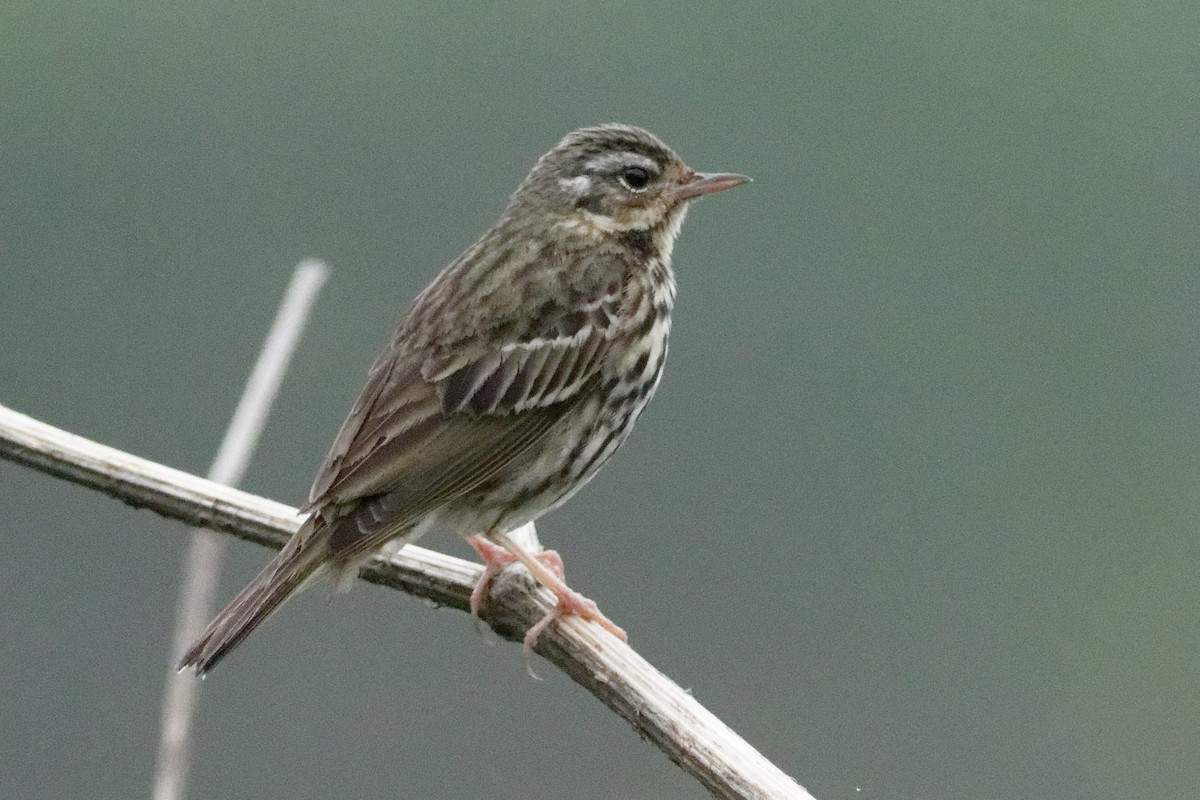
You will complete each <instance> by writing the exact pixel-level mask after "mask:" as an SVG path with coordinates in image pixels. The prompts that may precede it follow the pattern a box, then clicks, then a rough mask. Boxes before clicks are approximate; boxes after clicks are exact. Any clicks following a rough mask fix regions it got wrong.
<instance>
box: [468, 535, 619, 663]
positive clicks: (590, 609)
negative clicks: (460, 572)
mask: <svg viewBox="0 0 1200 800" xmlns="http://www.w3.org/2000/svg"><path fill="white" fill-rule="evenodd" d="M489 540H490V541H489ZM467 541H468V542H470V544H471V547H473V548H475V552H477V553H479V557H480V558H482V559H483V562H484V564H485V569H484V573H483V577H481V578H480V579H479V583H477V584H476V585H475V590H474V591H473V592H471V614H472V615H473V616H476V617H478V612H479V607H480V605H481V604H482V603H483V599H484V598H485V597H486V596H487V592H488V583H489V582H490V581H491V580H492V578H493V577H495V575H496V573H497V572H499V571H500V570H501V569H503V568H504V567H506V566H508V565H509V564H512V563H514V562H520V563H521V564H523V565H524V566H525V568H526V569H528V570H529V571H530V573H532V574H533V577H535V578H537V580H538V582H539V583H541V584H542V585H543V586H545V587H546V588H547V589H549V590H550V591H552V592H554V596H555V597H556V598H557V599H558V604H557V605H556V606H555V607H554V610H553V611H551V612H550V613H549V614H547V615H546V616H544V617H543V618H542V619H541V620H540V621H539V622H538V623H537V624H536V625H534V626H533V627H532V628H530V629H529V632H528V633H526V634H525V649H526V650H530V649H532V648H533V645H534V644H535V643H536V642H537V639H538V636H540V635H541V634H542V631H544V630H546V628H548V627H549V626H550V624H551V623H552V622H554V620H556V619H558V618H559V617H564V616H567V615H569V614H574V615H576V616H580V617H583V618H584V619H589V620H591V621H592V622H596V623H599V624H600V625H601V626H602V627H603V628H604V629H605V630H607V631H608V632H609V633H611V634H612V635H613V636H616V637H617V638H618V639H620V640H621V641H622V642H624V641H626V640H627V637H626V635H625V631H623V630H621V629H620V628H619V627H617V626H616V625H615V624H614V623H613V621H612V620H610V619H609V618H608V617H606V616H604V615H603V614H601V613H600V608H599V607H598V606H597V605H596V604H595V603H594V602H593V601H591V600H589V599H588V598H586V597H584V596H583V595H581V594H579V592H576V591H575V590H574V589H572V588H571V587H570V586H567V584H566V582H565V581H563V563H562V559H561V558H560V557H559V555H558V553H556V552H554V551H553V550H547V551H545V552H542V553H537V554H531V553H528V552H526V551H525V549H524V548H523V547H521V546H520V545H519V544H517V543H516V542H514V541H513V540H512V539H511V538H510V537H509V536H508V534H505V533H495V532H493V533H489V534H487V535H486V536H472V537H470V538H468V539H467Z"/></svg>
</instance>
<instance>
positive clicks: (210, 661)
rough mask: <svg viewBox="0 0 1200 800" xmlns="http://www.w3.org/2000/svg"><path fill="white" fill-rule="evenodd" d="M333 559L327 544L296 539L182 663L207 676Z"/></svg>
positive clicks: (236, 599)
mask: <svg viewBox="0 0 1200 800" xmlns="http://www.w3.org/2000/svg"><path fill="white" fill-rule="evenodd" d="M328 559H329V549H328V547H327V546H326V544H325V543H324V542H323V541H320V540H317V541H314V540H313V538H311V537H308V536H304V535H303V532H302V533H301V534H298V535H296V536H294V537H293V538H292V540H291V541H289V542H288V543H287V544H286V545H284V548H283V549H282V550H280V551H279V554H278V555H276V556H275V558H273V559H272V560H271V563H269V564H267V566H266V567H265V568H264V569H263V570H262V572H260V573H258V575H257V576H255V578H254V580H252V581H250V583H249V584H248V585H247V586H246V588H244V589H242V591H240V592H238V594H237V596H236V597H234V598H233V600H231V601H230V602H229V605H227V606H226V607H225V609H224V610H223V611H221V613H219V614H217V616H216V618H215V619H213V621H212V622H211V623H209V625H208V628H207V629H206V630H205V631H204V633H203V634H202V635H201V636H200V638H199V639H198V640H197V641H196V643H195V644H194V645H192V647H191V648H190V649H189V650H188V651H187V653H185V654H184V656H183V658H182V659H181V660H180V662H179V669H180V670H184V669H187V668H188V667H195V669H196V673H197V674H198V675H201V676H203V675H204V674H205V673H207V672H208V671H209V670H211V669H212V668H213V667H215V666H216V665H217V664H218V663H219V662H220V661H221V659H223V658H225V656H227V655H229V653H230V651H232V650H233V649H234V648H235V647H237V646H238V645H239V644H241V643H242V642H243V641H244V640H245V638H246V637H247V636H249V635H250V634H251V633H252V632H253V631H254V629H255V628H257V627H258V626H259V625H261V624H262V623H263V622H265V621H266V619H267V617H269V616H271V615H272V614H273V613H275V611H277V610H278V609H279V607H280V606H281V605H283V603H284V601H286V600H287V599H288V598H289V597H291V596H292V595H293V594H295V592H296V591H297V590H298V589H300V587H301V586H303V585H304V583H305V582H306V581H307V580H308V579H309V578H311V577H312V576H313V574H314V573H315V572H316V571H317V570H318V569H319V568H320V567H322V566H324V565H325V563H326V562H327V560H328Z"/></svg>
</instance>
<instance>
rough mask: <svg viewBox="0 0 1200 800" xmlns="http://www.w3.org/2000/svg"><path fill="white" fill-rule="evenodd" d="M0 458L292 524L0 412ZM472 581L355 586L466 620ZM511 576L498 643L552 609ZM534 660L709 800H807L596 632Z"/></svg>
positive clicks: (141, 497)
mask: <svg viewBox="0 0 1200 800" xmlns="http://www.w3.org/2000/svg"><path fill="white" fill-rule="evenodd" d="M0 456H3V457H5V458H8V459H10V460H12V461H15V462H17V463H20V464H24V465H26V466H30V467H33V468H34V469H37V470H40V471H42V472H46V473H48V474H51V475H55V476H58V477H61V478H65V479H67V480H70V481H72V482H74V483H79V484H83V485H85V486H90V487H92V488H95V489H98V490H100V491H102V492H105V493H106V494H110V495H112V496H114V497H116V498H118V499H120V500H123V501H124V502H126V503H128V504H130V505H133V506H136V507H139V508H149V509H151V510H153V511H156V512H158V513H159V514H162V515H164V516H168V517H172V518H174V519H178V520H183V521H184V522H187V523H190V524H192V525H203V526H206V527H211V528H215V529H217V530H222V531H226V532H228V533H231V534H233V535H235V536H237V537H239V538H242V539H246V540H248V541H252V542H257V543H259V544H264V545H267V546H269V547H274V548H279V547H281V546H282V545H283V543H284V542H285V541H286V540H287V538H288V537H289V536H291V534H292V533H293V532H294V531H295V530H296V529H297V528H298V527H299V525H300V522H301V521H302V518H301V517H299V516H298V515H297V513H296V510H295V509H294V508H290V507H288V506H285V505H283V504H281V503H276V502H273V501H271V500H267V499H264V498H261V497H256V496H254V495H251V494H248V493H246V492H242V491H238V490H237V489H232V488H229V487H227V486H222V485H220V484H216V483H213V482H211V481H207V480H204V479H203V478H199V477H196V476H194V475H189V474H187V473H184V472H180V471H179V470H174V469H171V468H169V467H164V466H162V465H160V464H155V463H153V462H151V461H147V460H145V459H141V458H138V457H136V456H132V455H129V454H128V453H123V452H121V451H119V450H114V449H112V448H109V447H105V446H103V445H100V444H96V443H95V442H91V441H89V440H87V439H84V438H82V437H79V436H75V435H74V434H70V433H67V432H65V431H62V430H59V429H57V428H54V427H51V426H49V425H46V424H44V423H40V422H38V421H36V420H33V419H31V418H29V417H27V416H25V415H23V414H18V413H17V412H15V411H11V410H9V409H7V408H5V407H3V406H0ZM480 572H481V568H480V567H479V566H478V565H476V564H472V563H470V562H467V561H462V560H460V559H457V558H452V557H450V556H446V555H443V554H441V553H436V552H433V551H430V550H426V549H424V548H420V547H416V546H413V545H410V546H408V547H405V548H403V549H402V550H401V551H400V552H399V554H397V555H395V556H392V557H390V558H387V559H376V560H375V561H374V562H373V563H372V564H371V565H370V566H369V567H367V568H366V569H364V570H363V571H362V577H363V578H364V579H365V580H368V581H371V582H373V583H378V584H381V585H384V586H390V587H393V588H396V589H400V590H401V591H404V592H407V593H409V594H413V595H416V596H418V597H422V598H426V599H429V600H432V601H433V602H434V603H437V604H438V605H443V606H453V607H455V608H459V609H464V610H465V609H466V608H467V603H468V599H469V597H470V593H471V588H472V587H473V586H474V584H475V581H476V579H477V578H478V577H479V575H480ZM513 575H514V577H513V578H511V579H508V580H498V581H496V582H495V584H494V587H495V588H494V589H493V592H492V601H493V602H491V603H489V604H488V607H487V608H486V609H485V613H484V620H485V621H486V622H487V623H488V624H489V625H491V626H492V628H493V629H494V630H495V631H496V632H497V633H498V634H499V635H500V636H503V637H504V638H507V639H511V640H514V641H520V640H521V638H522V637H523V636H524V634H525V631H526V630H528V628H529V626H531V625H532V624H534V623H535V622H537V621H538V620H539V619H541V618H542V616H543V615H544V614H545V613H546V612H547V611H548V610H549V609H550V608H551V604H552V603H553V602H554V601H553V597H552V596H551V595H550V593H549V592H547V591H545V590H544V589H541V588H540V587H537V586H534V585H533V584H532V583H531V582H529V581H527V580H524V579H522V578H521V577H520V573H516V572H514V573H513ZM536 650H537V652H538V654H540V655H541V656H543V657H545V658H546V659H547V660H548V661H550V662H551V663H552V664H554V665H555V666H557V667H558V668H559V669H561V670H563V672H565V673H566V674H567V675H569V676H570V677H571V678H572V679H573V680H574V681H575V682H576V683H578V684H579V685H580V686H582V687H584V688H585V689H587V690H588V691H589V692H591V693H592V694H593V695H595V696H596V697H597V698H599V699H600V701H601V702H603V703H604V704H605V705H606V706H608V707H609V708H611V709H612V710H613V711H615V712H616V713H617V714H619V715H620V716H621V717H622V718H624V719H625V720H626V721H628V722H629V723H630V724H631V725H633V727H634V729H635V730H637V731H638V732H639V733H640V734H641V735H642V736H643V737H644V738H646V739H648V740H649V741H651V742H653V743H654V744H655V745H657V746H658V747H659V749H661V750H662V751H663V752H664V753H666V754H667V756H668V757H669V758H670V759H671V760H672V761H674V762H675V763H676V764H678V765H680V766H681V767H683V769H685V770H686V771H687V772H689V773H691V774H692V775H693V776H695V777H696V779H697V780H699V781H700V782H701V783H702V784H703V785H704V786H705V787H706V788H707V789H708V790H709V791H711V792H712V793H713V794H714V795H715V796H717V797H721V798H728V799H729V800H748V799H749V798H755V799H756V800H759V799H761V800H765V799H766V798H780V799H783V798H786V799H787V800H812V796H811V795H810V794H809V793H808V792H806V791H805V790H804V789H803V788H802V787H801V786H800V785H799V784H797V783H796V782H795V781H793V780H792V779H791V778H790V777H788V776H787V775H786V774H784V773H783V772H782V771H781V770H780V769H779V768H778V767H776V766H775V765H774V764H772V763H771V762H770V761H768V760H767V759H766V758H764V757H763V756H762V754H760V753H759V752H758V751H757V750H755V749H754V748H753V747H751V746H750V745H749V744H747V743H746V742H745V740H743V739H742V738H741V737H739V736H738V735H737V734H736V733H734V732H733V731H732V730H730V729H729V727H728V726H726V725H725V724H724V723H723V722H721V721H720V720H719V719H717V717H716V716H714V715H713V714H712V712H710V711H708V710H707V709H706V708H704V707H703V706H702V705H700V703H698V702H697V701H696V700H695V699H694V698H693V697H692V696H691V695H689V694H688V693H687V692H685V691H684V690H683V689H682V688H680V687H679V686H678V685H676V684H675V683H673V682H672V681H671V680H670V679H669V678H667V677H666V676H665V675H663V674H662V673H661V672H659V671H658V670H657V669H655V668H654V667H653V666H652V665H651V664H650V663H649V662H647V661H646V660H645V659H643V658H642V657H641V656H639V655H638V654H637V653H636V652H634V651H633V650H632V649H631V648H630V647H628V646H627V645H625V644H622V643H621V642H619V641H617V640H616V639H615V638H613V637H612V636H610V635H608V634H607V633H606V632H605V631H603V629H601V628H600V627H599V626H596V625H594V624H592V623H589V622H584V621H581V620H578V619H574V618H568V619H566V620H564V621H562V622H560V623H559V624H557V625H554V626H552V627H551V628H550V630H548V631H546V633H544V634H543V635H542V636H541V638H539V639H538V644H537V648H536Z"/></svg>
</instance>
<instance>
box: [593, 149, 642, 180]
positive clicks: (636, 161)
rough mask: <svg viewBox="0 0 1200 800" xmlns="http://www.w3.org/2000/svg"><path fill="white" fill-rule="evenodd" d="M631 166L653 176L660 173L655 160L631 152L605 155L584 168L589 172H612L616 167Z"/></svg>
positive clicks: (599, 156)
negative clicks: (647, 171)
mask: <svg viewBox="0 0 1200 800" xmlns="http://www.w3.org/2000/svg"><path fill="white" fill-rule="evenodd" d="M629 166H634V167H644V168H646V169H647V170H649V171H650V173H651V174H653V175H657V174H658V172H659V169H658V164H655V163H654V159H652V158H648V157H646V156H644V155H642V154H641V153H634V152H632V151H629V150H626V151H623V152H620V153H603V154H601V155H598V156H596V157H595V158H593V159H592V160H591V161H588V162H587V163H585V164H584V165H583V168H584V169H585V170H586V171H588V172H611V171H613V168H614V167H629Z"/></svg>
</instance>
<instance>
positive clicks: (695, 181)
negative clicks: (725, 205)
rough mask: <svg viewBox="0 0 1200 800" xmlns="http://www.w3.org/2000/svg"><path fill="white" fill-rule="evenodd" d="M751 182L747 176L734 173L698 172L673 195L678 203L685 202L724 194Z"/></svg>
mask: <svg viewBox="0 0 1200 800" xmlns="http://www.w3.org/2000/svg"><path fill="white" fill-rule="evenodd" d="M749 180H750V179H749V178H747V177H746V176H745V175H737V174H735V173H732V172H697V173H695V174H694V175H692V177H691V178H690V179H688V181H687V182H686V183H681V184H679V185H678V186H676V187H675V189H674V191H673V192H672V194H673V195H674V199H675V201H676V202H683V201H684V200H691V199H692V198H693V197H699V196H700V195H702V194H712V193H713V192H723V191H725V190H726V189H732V188H733V187H735V186H741V185H742V184H743V183H747V182H749Z"/></svg>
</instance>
